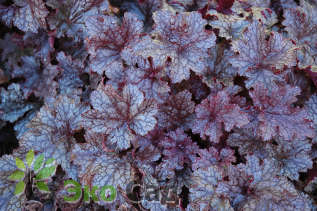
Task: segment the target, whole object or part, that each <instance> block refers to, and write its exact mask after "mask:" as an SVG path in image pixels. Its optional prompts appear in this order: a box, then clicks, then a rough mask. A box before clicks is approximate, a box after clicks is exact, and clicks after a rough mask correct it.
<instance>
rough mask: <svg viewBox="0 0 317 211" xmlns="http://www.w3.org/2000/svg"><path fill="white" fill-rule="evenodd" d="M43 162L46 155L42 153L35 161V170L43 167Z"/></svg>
mask: <svg viewBox="0 0 317 211" xmlns="http://www.w3.org/2000/svg"><path fill="white" fill-rule="evenodd" d="M43 163H44V155H43V154H41V155H39V156H37V158H36V160H35V162H34V166H33V170H34V171H35V172H37V171H38V170H39V169H40V168H41V167H42V165H43Z"/></svg>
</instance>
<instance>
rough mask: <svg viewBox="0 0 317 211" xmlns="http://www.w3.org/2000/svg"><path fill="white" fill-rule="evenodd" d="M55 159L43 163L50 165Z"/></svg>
mask: <svg viewBox="0 0 317 211" xmlns="http://www.w3.org/2000/svg"><path fill="white" fill-rule="evenodd" d="M54 161H55V159H54V158H49V159H47V161H46V162H45V164H46V165H50V164H52V163H54Z"/></svg>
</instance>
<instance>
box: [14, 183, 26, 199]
mask: <svg viewBox="0 0 317 211" xmlns="http://www.w3.org/2000/svg"><path fill="white" fill-rule="evenodd" d="M24 189H25V184H24V181H23V180H22V181H20V182H18V183H17V184H16V185H15V190H14V195H16V196H20V195H21V194H22V193H23V192H24Z"/></svg>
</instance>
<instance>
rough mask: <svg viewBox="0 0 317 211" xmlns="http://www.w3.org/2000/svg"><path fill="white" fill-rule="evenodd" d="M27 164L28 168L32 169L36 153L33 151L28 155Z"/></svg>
mask: <svg viewBox="0 0 317 211" xmlns="http://www.w3.org/2000/svg"><path fill="white" fill-rule="evenodd" d="M25 159H26V164H27V165H28V167H31V165H32V162H33V160H34V151H33V149H32V150H30V151H29V152H28V153H27V154H26V158H25Z"/></svg>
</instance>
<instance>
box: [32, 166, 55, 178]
mask: <svg viewBox="0 0 317 211" xmlns="http://www.w3.org/2000/svg"><path fill="white" fill-rule="evenodd" d="M55 171H56V166H49V167H45V168H42V169H41V170H40V171H39V173H38V174H37V175H36V177H35V179H36V180H42V179H48V178H50V177H51V176H53V175H54V174H55Z"/></svg>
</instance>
